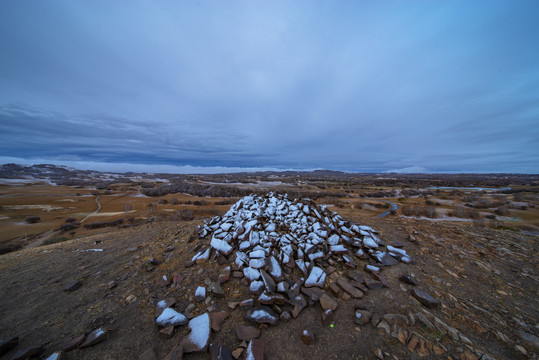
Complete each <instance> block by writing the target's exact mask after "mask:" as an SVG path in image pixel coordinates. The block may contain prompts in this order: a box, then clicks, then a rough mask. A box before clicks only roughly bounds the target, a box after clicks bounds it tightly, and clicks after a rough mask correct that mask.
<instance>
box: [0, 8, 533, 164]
mask: <svg viewBox="0 0 539 360" xmlns="http://www.w3.org/2000/svg"><path fill="white" fill-rule="evenodd" d="M538 11H539V5H538V4H537V2H535V1H516V2H507V1H486V0H485V1H474V2H470V1H464V0H462V1H428V2H427V1H413V2H392V3H375V2H340V3H331V2H315V1H312V2H307V1H301V2H300V1H298V2H295V1H271V2H269V1H268V2H262V1H260V2H258V1H257V2H252V1H230V2H229V1H227V2H226V3H223V2H212V1H200V2H194V1H193V2H190V1H184V2H179V3H178V2H173V1H162V2H152V1H134V2H130V3H129V4H127V3H124V2H112V3H111V2H105V1H76V2H73V1H67V0H51V1H47V2H22V1H17V2H8V1H5V2H1V3H0V48H1V49H2V56H0V140H1V144H0V151H1V154H0V155H1V156H3V157H5V158H7V157H10V158H26V159H40V160H47V159H48V160H50V161H51V162H54V161H61V160H64V161H66V160H72V161H79V162H84V161H86V162H88V163H92V164H94V163H96V162H107V163H133V164H161V165H165V164H170V165H179V166H181V165H193V166H224V167H275V168H296V169H311V168H329V169H341V170H348V171H387V170H399V171H413V170H417V169H423V170H425V171H428V170H431V171H467V172H472V171H481V172H488V171H495V172H502V171H518V172H538V167H537V164H538V163H539V161H538V160H539V159H538V150H537V149H538V148H539V144H538V143H537V141H538V140H537V139H538V138H539V130H537V129H538V128H539V127H537V126H536V125H537V124H538V119H539V68H538V67H537V64H538V63H539V44H538V43H537V37H536V34H537V33H539V23H538V22H537V21H536V19H535V17H536V16H535V14H537V12H538ZM402 169H404V170H402Z"/></svg>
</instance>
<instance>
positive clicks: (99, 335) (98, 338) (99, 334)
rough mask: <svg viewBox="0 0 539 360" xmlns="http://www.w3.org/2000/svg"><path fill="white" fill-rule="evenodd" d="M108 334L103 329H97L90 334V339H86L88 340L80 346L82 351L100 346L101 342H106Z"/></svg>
mask: <svg viewBox="0 0 539 360" xmlns="http://www.w3.org/2000/svg"><path fill="white" fill-rule="evenodd" d="M107 334H108V332H107V330H105V329H103V328H97V329H95V330H94V331H92V332H91V333H89V334H88V337H87V338H86V340H85V341H84V342H83V343H82V344H81V345H80V347H81V349H82V348H85V347H89V346H93V345H95V344H99V343H100V342H102V341H103V340H105V338H106V337H107Z"/></svg>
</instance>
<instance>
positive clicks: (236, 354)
mask: <svg viewBox="0 0 539 360" xmlns="http://www.w3.org/2000/svg"><path fill="white" fill-rule="evenodd" d="M244 350H245V349H243V348H237V349H236V350H234V351H232V356H233V357H234V359H239V358H240V356H241V354H242V353H243V351H244Z"/></svg>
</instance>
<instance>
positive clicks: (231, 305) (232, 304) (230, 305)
mask: <svg viewBox="0 0 539 360" xmlns="http://www.w3.org/2000/svg"><path fill="white" fill-rule="evenodd" d="M227 306H228V307H229V308H230V309H232V310H234V309H235V308H236V307H237V306H238V302H237V301H229V302H228V304H227Z"/></svg>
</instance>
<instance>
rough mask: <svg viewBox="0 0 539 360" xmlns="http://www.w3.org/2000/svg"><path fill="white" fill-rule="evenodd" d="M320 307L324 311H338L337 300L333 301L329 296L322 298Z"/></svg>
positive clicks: (324, 295) (325, 295)
mask: <svg viewBox="0 0 539 360" xmlns="http://www.w3.org/2000/svg"><path fill="white" fill-rule="evenodd" d="M319 300H320V307H322V310H324V311H325V310H327V309H331V310H332V311H335V310H337V306H338V304H337V301H335V299H333V298H332V297H331V296H329V295H328V294H325V293H324V294H323V295H322V296H320V299H319Z"/></svg>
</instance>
